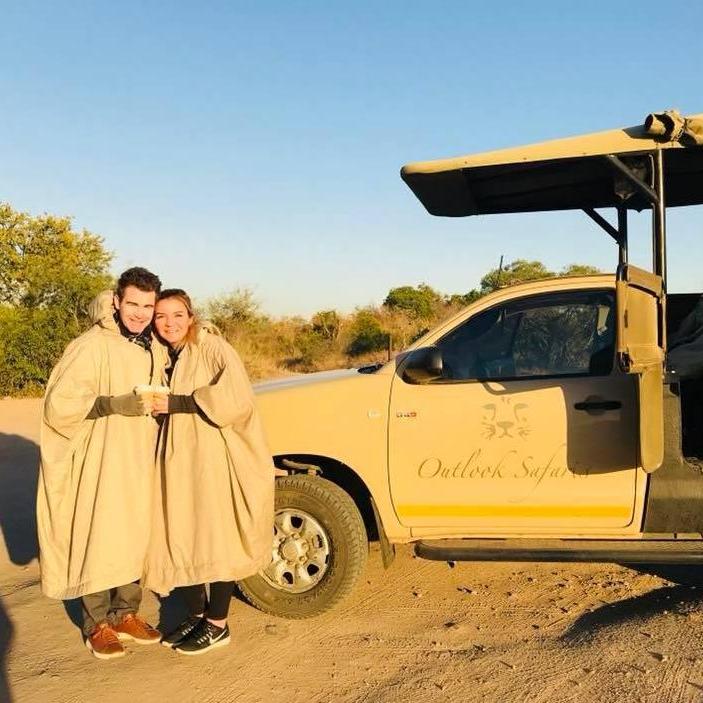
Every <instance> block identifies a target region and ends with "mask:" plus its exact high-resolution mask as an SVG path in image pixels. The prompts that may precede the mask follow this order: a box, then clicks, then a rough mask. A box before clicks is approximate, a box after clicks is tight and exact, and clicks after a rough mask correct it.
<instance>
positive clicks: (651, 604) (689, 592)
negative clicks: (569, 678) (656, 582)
mask: <svg viewBox="0 0 703 703" xmlns="http://www.w3.org/2000/svg"><path fill="white" fill-rule="evenodd" d="M701 600H703V590H702V589H699V588H696V587H692V586H662V587H660V588H656V589H654V590H653V591H649V592H648V593H644V594H642V595H639V596H634V597H632V598H626V599H625V600H621V601H618V602H616V603H608V604H606V605H603V606H601V607H600V608H597V609H595V610H593V611H592V612H588V613H584V614H583V615H581V616H579V617H578V618H577V619H576V620H575V621H574V622H573V623H572V625H571V626H570V627H569V628H568V630H567V631H566V632H565V633H564V634H563V635H562V636H561V638H560V639H561V641H562V642H564V643H566V644H570V645H574V644H576V645H577V644H585V643H587V642H588V641H590V640H591V639H593V638H595V637H596V636H597V635H598V633H599V632H600V631H601V630H604V629H606V628H611V627H616V626H618V625H621V624H624V623H628V622H636V621H640V622H646V621H648V620H650V619H651V618H654V617H656V616H658V615H662V614H663V613H665V612H670V613H671V612H673V613H677V614H685V613H687V612H689V611H690V609H691V606H693V605H700V603H701Z"/></svg>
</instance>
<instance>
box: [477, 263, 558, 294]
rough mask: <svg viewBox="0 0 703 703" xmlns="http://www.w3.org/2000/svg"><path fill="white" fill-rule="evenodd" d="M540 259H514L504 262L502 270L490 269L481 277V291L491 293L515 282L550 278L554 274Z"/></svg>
mask: <svg viewBox="0 0 703 703" xmlns="http://www.w3.org/2000/svg"><path fill="white" fill-rule="evenodd" d="M554 275H555V274H554V272H553V271H550V270H549V269H548V268H547V267H546V266H545V265H544V264H543V263H542V262H541V261H527V260H526V259H516V260H515V261H513V262H512V263H509V264H506V265H505V266H504V267H503V269H502V270H499V269H497V268H496V269H491V270H490V271H489V272H488V273H487V274H486V275H485V276H484V277H483V278H482V279H481V293H482V294H483V295H485V294H486V293H491V292H492V291H494V290H498V289H499V288H505V287H506V286H513V285H515V284H516V283H525V282H526V281H536V280H538V279H540V278H550V277H551V276H554Z"/></svg>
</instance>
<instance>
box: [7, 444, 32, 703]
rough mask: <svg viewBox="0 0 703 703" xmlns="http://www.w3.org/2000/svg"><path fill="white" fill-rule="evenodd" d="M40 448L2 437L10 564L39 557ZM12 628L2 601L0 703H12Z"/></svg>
mask: <svg viewBox="0 0 703 703" xmlns="http://www.w3.org/2000/svg"><path fill="white" fill-rule="evenodd" d="M38 475H39V447H38V446H37V445H36V444H35V443H34V442H32V441H31V440H28V439H26V438H24V437H20V436H19V435H12V434H3V433H0V533H1V534H2V538H3V540H4V542H5V546H6V548H7V553H8V555H9V557H10V561H11V562H12V563H13V564H17V565H18V566H24V565H26V564H29V562H31V561H32V560H33V559H35V558H36V557H37V556H38V555H39V545H38V542H37V522H36V513H35V502H36V495H37V478H38ZM13 629H14V628H13V626H12V621H11V620H10V617H9V615H8V614H7V612H6V610H5V608H4V606H3V604H2V601H1V600H0V703H5V701H10V700H11V694H10V684H9V682H8V680H7V674H6V669H5V659H6V656H7V652H8V650H9V649H10V645H11V643H12V637H13Z"/></svg>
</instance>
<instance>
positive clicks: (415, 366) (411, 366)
mask: <svg viewBox="0 0 703 703" xmlns="http://www.w3.org/2000/svg"><path fill="white" fill-rule="evenodd" d="M404 362H405V363H404V364H403V368H402V378H403V380H404V381H406V382H407V383H429V382H430V381H435V380H437V379H438V378H442V352H441V351H440V350H439V349H438V348H437V347H421V348H420V349H415V350H413V351H412V352H410V354H408V355H407V356H406V357H405V359H404Z"/></svg>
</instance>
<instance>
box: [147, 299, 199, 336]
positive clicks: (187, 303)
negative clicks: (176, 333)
mask: <svg viewBox="0 0 703 703" xmlns="http://www.w3.org/2000/svg"><path fill="white" fill-rule="evenodd" d="M167 298H175V299H176V300H180V301H181V302H182V303H183V305H184V307H185V309H186V312H187V313H188V317H190V318H191V319H192V320H193V324H192V325H191V326H190V328H189V329H188V334H186V336H185V338H184V339H183V343H184V344H185V343H189V342H190V343H192V342H195V340H196V339H197V337H198V326H199V323H198V317H197V315H196V314H195V310H194V309H193V301H192V300H191V299H190V296H189V295H188V293H186V292H185V291H184V290H183V289H182V288H166V289H165V290H162V291H161V293H160V294H159V297H158V298H157V301H156V302H157V303H158V302H159V301H161V300H166V299H167Z"/></svg>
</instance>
